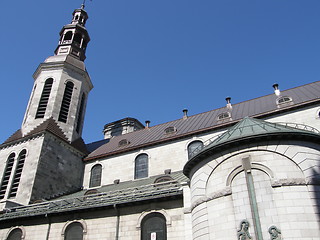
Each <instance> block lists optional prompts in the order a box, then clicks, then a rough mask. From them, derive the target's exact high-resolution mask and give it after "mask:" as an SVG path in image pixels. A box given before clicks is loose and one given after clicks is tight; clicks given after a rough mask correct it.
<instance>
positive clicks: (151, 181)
mask: <svg viewBox="0 0 320 240" xmlns="http://www.w3.org/2000/svg"><path fill="white" fill-rule="evenodd" d="M163 176H167V177H168V176H170V178H171V179H172V180H170V181H161V182H159V183H155V180H156V179H158V178H160V177H163ZM186 182H187V178H186V177H185V176H184V175H183V173H182V172H181V171H179V172H175V173H172V174H169V175H159V176H153V177H150V178H145V179H140V180H135V181H128V182H123V183H119V184H112V185H106V186H103V187H101V188H98V189H94V190H96V191H95V192H94V191H92V192H91V193H94V194H86V193H87V192H88V191H87V190H83V191H80V192H77V193H75V194H71V195H67V196H64V197H61V198H59V199H55V200H50V201H45V202H42V203H37V204H31V205H28V206H20V207H14V208H10V210H9V211H7V212H3V213H2V214H0V222H1V221H6V220H9V219H16V218H22V217H36V216H44V215H45V214H60V213H62V212H70V211H79V210H81V211H82V210H85V209H92V208H100V207H113V206H114V205H115V204H116V205H122V204H133V203H138V202H142V201H152V200H157V201H159V200H160V199H168V198H170V199H171V198H181V197H182V194H183V190H182V186H183V185H184V184H186ZM89 191H91V190H89Z"/></svg>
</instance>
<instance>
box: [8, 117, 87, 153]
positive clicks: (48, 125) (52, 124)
mask: <svg viewBox="0 0 320 240" xmlns="http://www.w3.org/2000/svg"><path fill="white" fill-rule="evenodd" d="M44 131H47V132H50V133H52V134H53V135H55V136H56V137H58V138H60V139H61V140H63V141H65V142H66V143H69V141H68V139H67V137H66V135H65V134H64V133H63V131H62V129H61V128H60V127H59V125H58V124H57V123H56V121H55V120H54V119H53V118H48V119H47V120H45V121H44V122H42V123H41V124H39V125H38V126H37V127H35V128H34V129H33V130H31V131H30V132H29V133H28V134H26V135H25V136H22V132H21V129H19V130H18V131H16V132H15V133H14V134H13V135H11V136H10V137H9V138H8V139H7V140H6V141H5V142H4V143H3V144H8V143H11V142H14V141H19V140H21V139H24V138H28V137H30V136H33V135H36V134H39V133H42V132H44ZM71 146H73V147H74V148H76V149H78V150H79V151H81V152H83V153H84V154H88V150H87V148H86V145H85V143H84V141H83V139H82V138H78V139H76V140H75V141H73V142H72V143H71Z"/></svg>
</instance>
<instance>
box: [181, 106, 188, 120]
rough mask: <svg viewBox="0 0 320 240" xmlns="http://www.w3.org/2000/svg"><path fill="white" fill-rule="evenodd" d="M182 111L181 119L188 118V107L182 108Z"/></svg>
mask: <svg viewBox="0 0 320 240" xmlns="http://www.w3.org/2000/svg"><path fill="white" fill-rule="evenodd" d="M182 112H183V119H187V118H188V109H186V108H185V109H183V110H182Z"/></svg>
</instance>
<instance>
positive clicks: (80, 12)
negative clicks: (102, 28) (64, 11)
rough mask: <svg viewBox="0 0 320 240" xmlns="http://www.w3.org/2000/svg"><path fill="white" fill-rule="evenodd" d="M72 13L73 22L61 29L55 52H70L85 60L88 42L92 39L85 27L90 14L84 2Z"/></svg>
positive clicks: (60, 53) (64, 53)
mask: <svg viewBox="0 0 320 240" xmlns="http://www.w3.org/2000/svg"><path fill="white" fill-rule="evenodd" d="M72 15H73V17H72V20H71V23H70V24H67V25H65V26H63V28H62V29H61V31H60V40H59V44H58V47H57V48H56V50H55V54H56V55H68V54H70V55H72V56H74V57H76V58H78V59H79V60H81V61H84V60H85V59H86V56H85V53H86V48H87V44H88V42H89V41H90V37H89V34H88V32H87V29H86V28H85V24H86V21H87V19H88V14H87V12H86V11H85V10H84V3H83V4H82V5H81V8H78V9H75V10H74V11H73V14H72Z"/></svg>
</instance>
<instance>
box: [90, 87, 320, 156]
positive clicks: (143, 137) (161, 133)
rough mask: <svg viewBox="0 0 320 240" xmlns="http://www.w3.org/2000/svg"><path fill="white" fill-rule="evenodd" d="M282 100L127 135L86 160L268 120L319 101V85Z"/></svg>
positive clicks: (239, 106)
mask: <svg viewBox="0 0 320 240" xmlns="http://www.w3.org/2000/svg"><path fill="white" fill-rule="evenodd" d="M281 96H289V97H291V98H292V102H291V103H290V104H284V105H283V106H282V107H281V106H280V107H279V106H278V105H277V103H276V101H277V98H278V97H277V96H276V95H275V94H270V95H266V96H263V97H259V98H255V99H252V100H248V101H244V102H241V103H238V104H233V106H232V111H231V119H227V120H224V121H218V120H217V117H218V115H219V114H221V113H223V112H226V111H228V109H227V108H226V107H223V108H218V109H214V110H212V111H209V112H204V113H201V114H197V115H193V116H189V117H188V118H186V119H183V118H181V119H178V120H175V121H171V122H167V123H164V124H160V125H156V126H153V127H149V128H145V129H141V130H138V131H135V132H131V133H128V134H124V135H121V136H117V137H114V138H111V139H110V141H109V142H108V143H106V144H104V145H102V146H101V147H99V148H97V149H96V150H94V151H93V152H91V153H90V154H89V155H88V157H87V158H85V160H87V161H88V160H92V159H97V158H102V157H106V156H110V155H114V154H119V153H123V152H126V151H131V150H135V149H137V148H141V147H145V146H151V145H154V144H156V143H160V142H166V141H170V140H174V139H178V138H183V137H186V136H189V135H192V134H196V133H197V134H198V133H201V132H206V131H209V130H213V129H217V128H220V127H225V126H227V125H230V124H233V123H235V122H238V121H239V120H241V119H242V118H244V117H247V116H250V117H265V116H268V115H272V114H277V113H280V112H283V111H288V110H291V109H292V108H297V107H301V106H305V105H307V104H313V103H316V102H319V101H320V81H317V82H314V83H310V84H306V85H303V86H300V87H296V88H292V89H288V90H285V91H282V92H281ZM168 127H175V129H176V131H175V132H173V133H171V134H165V129H166V128H168ZM123 139H127V140H128V141H129V142H130V144H128V145H126V146H119V141H121V140H123Z"/></svg>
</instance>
